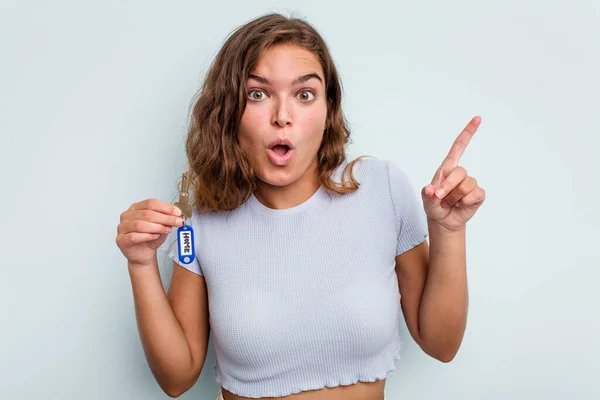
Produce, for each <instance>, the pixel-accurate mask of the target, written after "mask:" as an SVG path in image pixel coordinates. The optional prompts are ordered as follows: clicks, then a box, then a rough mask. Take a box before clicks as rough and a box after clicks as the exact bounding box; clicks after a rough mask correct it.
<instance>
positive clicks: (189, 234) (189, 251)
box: [174, 171, 195, 264]
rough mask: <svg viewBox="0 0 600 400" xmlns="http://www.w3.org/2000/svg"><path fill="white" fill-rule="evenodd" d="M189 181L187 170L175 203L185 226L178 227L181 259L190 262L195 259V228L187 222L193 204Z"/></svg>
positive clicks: (185, 262)
mask: <svg viewBox="0 0 600 400" xmlns="http://www.w3.org/2000/svg"><path fill="white" fill-rule="evenodd" d="M188 192H189V181H188V173H187V171H186V172H184V173H183V175H182V177H181V190H180V191H179V201H178V202H177V203H175V204H174V205H175V206H176V207H177V208H179V209H180V210H181V218H183V226H180V227H179V228H178V229H177V248H178V254H179V261H181V262H182V263H184V264H190V263H191V262H193V261H194V257H195V256H194V230H193V229H192V227H191V226H190V225H188V224H187V223H186V219H187V218H191V217H192V205H191V204H190V203H189V193H188Z"/></svg>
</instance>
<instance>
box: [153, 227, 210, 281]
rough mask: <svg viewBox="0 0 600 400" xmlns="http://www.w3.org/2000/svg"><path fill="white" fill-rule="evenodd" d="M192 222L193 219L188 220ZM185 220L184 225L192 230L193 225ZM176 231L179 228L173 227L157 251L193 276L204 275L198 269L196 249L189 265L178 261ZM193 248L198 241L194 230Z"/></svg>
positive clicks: (199, 268) (200, 269)
mask: <svg viewBox="0 0 600 400" xmlns="http://www.w3.org/2000/svg"><path fill="white" fill-rule="evenodd" d="M190 220H192V221H193V217H192V218H191V219H190ZM190 220H187V221H186V223H187V224H190V225H191V226H192V229H193V228H194V226H193V224H191V223H190V222H189V221H190ZM177 229H179V227H176V226H174V227H173V230H172V231H171V233H169V235H168V236H167V238H166V239H165V241H164V243H163V244H162V245H161V246H160V247H159V249H160V250H161V251H162V252H164V253H166V255H167V256H169V258H171V259H172V260H173V261H175V262H176V263H177V264H179V265H181V266H182V267H183V268H185V269H187V270H189V271H192V272H193V273H195V274H198V275H204V274H203V273H202V268H201V267H200V263H199V262H198V254H197V252H196V249H195V248H194V261H192V262H191V263H189V264H184V263H182V262H181V261H180V260H179V254H178V253H179V250H178V246H177ZM194 235H195V236H194V247H197V240H198V236H197V233H196V230H194Z"/></svg>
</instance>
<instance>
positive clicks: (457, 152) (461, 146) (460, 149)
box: [444, 117, 481, 167]
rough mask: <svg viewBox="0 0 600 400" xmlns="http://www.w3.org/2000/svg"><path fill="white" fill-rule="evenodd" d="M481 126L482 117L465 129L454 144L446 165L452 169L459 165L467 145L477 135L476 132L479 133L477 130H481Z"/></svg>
mask: <svg viewBox="0 0 600 400" xmlns="http://www.w3.org/2000/svg"><path fill="white" fill-rule="evenodd" d="M480 124H481V117H475V118H473V119H472V120H471V121H470V122H469V123H468V124H467V126H466V127H465V129H463V131H462V132H461V133H460V134H459V135H458V137H457V138H456V140H455V141H454V143H453V144H452V147H451V148H450V151H449V152H448V155H447V156H446V159H445V160H444V163H447V164H448V165H449V166H450V167H455V166H457V165H458V161H459V160H460V157H461V156H462V155H463V153H464V152H465V149H466V148H467V145H468V144H469V142H470V141H471V138H473V135H475V131H477V128H479V125H480Z"/></svg>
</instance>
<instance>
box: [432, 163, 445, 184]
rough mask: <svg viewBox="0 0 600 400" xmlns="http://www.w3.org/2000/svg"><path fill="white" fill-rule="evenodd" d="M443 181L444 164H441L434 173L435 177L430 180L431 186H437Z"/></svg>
mask: <svg viewBox="0 0 600 400" xmlns="http://www.w3.org/2000/svg"><path fill="white" fill-rule="evenodd" d="M443 180H444V164H442V165H441V166H440V167H439V168H438V169H437V171H435V175H433V178H432V179H431V184H432V185H433V186H436V187H437V186H439V184H440V183H442V181H443Z"/></svg>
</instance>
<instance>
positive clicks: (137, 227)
mask: <svg viewBox="0 0 600 400" xmlns="http://www.w3.org/2000/svg"><path fill="white" fill-rule="evenodd" d="M172 230H173V228H171V227H170V226H165V225H162V224H157V223H154V222H148V221H141V220H139V219H136V220H134V221H125V222H122V223H120V224H119V226H118V229H117V232H118V233H120V234H128V233H131V232H139V233H160V234H163V233H167V234H168V233H171V231H172Z"/></svg>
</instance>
